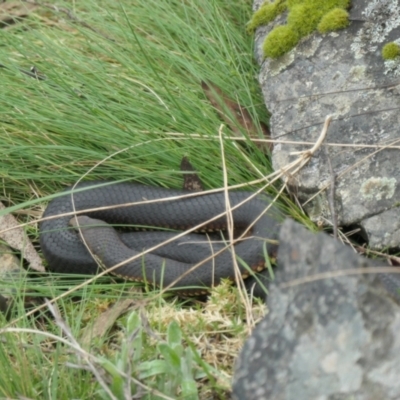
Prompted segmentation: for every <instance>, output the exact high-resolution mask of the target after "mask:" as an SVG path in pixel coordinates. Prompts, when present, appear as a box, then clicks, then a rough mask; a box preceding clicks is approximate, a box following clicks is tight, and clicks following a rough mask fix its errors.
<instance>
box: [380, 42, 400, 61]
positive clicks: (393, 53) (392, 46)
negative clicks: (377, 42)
mask: <svg viewBox="0 0 400 400" xmlns="http://www.w3.org/2000/svg"><path fill="white" fill-rule="evenodd" d="M399 55H400V46H399V45H398V44H397V43H394V42H390V43H386V44H385V45H384V46H383V48H382V57H383V59H384V60H393V59H395V58H396V57H398V56H399Z"/></svg>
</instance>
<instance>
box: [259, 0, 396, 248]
mask: <svg viewBox="0 0 400 400" xmlns="http://www.w3.org/2000/svg"><path fill="white" fill-rule="evenodd" d="M260 3H261V2H260V1H258V0H257V1H256V2H255V8H258V7H259V5H260ZM349 15H350V18H349V19H350V25H349V26H348V27H347V28H345V29H343V30H339V31H335V32H332V33H327V34H323V35H322V34H320V33H317V32H316V33H313V34H311V35H309V36H307V37H306V38H304V39H302V40H301V41H300V43H299V44H298V45H297V46H296V47H295V48H294V49H293V50H291V51H290V52H289V53H287V54H285V55H283V56H281V57H279V58H277V59H269V58H266V59H264V56H263V54H262V44H263V42H264V39H265V37H266V35H267V34H268V33H269V32H270V31H271V30H272V29H273V28H274V27H275V26H276V25H282V24H285V23H286V17H287V12H286V13H284V14H281V15H280V16H278V17H277V18H276V19H275V20H274V21H273V22H271V23H269V24H268V26H262V27H260V28H258V29H257V31H256V35H255V42H256V51H255V53H256V58H257V60H258V62H259V63H260V65H261V71H260V75H259V81H260V83H261V86H262V90H263V94H264V98H265V103H266V106H267V108H268V110H269V111H270V112H271V114H272V116H271V135H272V138H273V139H279V140H287V141H294V142H303V143H304V142H311V143H312V142H315V141H316V140H317V138H318V136H319V134H320V131H321V128H322V125H323V122H324V119H325V117H326V116H327V115H328V114H332V115H333V121H332V123H331V125H330V128H329V131H328V135H327V138H326V141H325V145H324V146H322V148H321V150H320V151H319V152H317V154H316V156H315V157H313V158H312V159H311V161H310V163H309V164H308V165H307V166H306V167H304V168H303V169H302V171H301V172H300V173H298V174H297V175H296V176H294V177H291V179H290V183H291V185H292V188H293V190H295V193H296V195H297V196H298V198H299V199H300V201H301V202H302V203H303V204H304V208H305V210H306V211H307V212H308V214H309V215H310V216H311V218H312V219H313V220H315V221H320V222H322V223H325V224H327V225H330V224H331V223H332V216H331V209H332V207H330V205H329V197H330V196H329V190H328V189H327V187H328V186H329V185H330V183H331V182H332V178H333V176H332V175H334V176H335V177H336V184H335V196H334V205H335V209H336V210H337V213H338V222H339V224H340V225H343V226H352V227H353V226H355V225H356V226H360V227H361V228H362V230H363V232H364V234H365V236H366V238H367V239H368V240H369V244H370V246H371V247H373V248H376V249H381V248H384V247H388V246H389V247H400V214H399V212H398V206H399V204H400V185H399V181H400V168H399V167H398V165H400V153H399V151H398V150H399V146H400V139H399V130H400V112H399V106H400V86H398V85H397V84H398V83H399V82H400V81H399V76H400V62H399V61H398V59H397V60H392V61H384V60H383V58H382V55H381V51H382V47H383V46H384V44H386V43H387V42H391V41H398V42H399V43H400V5H399V0H373V1H371V0H352V7H351V9H350V10H349ZM328 144H329V145H328ZM389 144H392V145H396V146H397V148H391V149H388V148H384V147H383V146H386V145H389ZM310 146H311V145H304V144H282V143H277V144H275V147H274V150H273V154H272V159H273V165H274V167H275V169H276V170H279V169H280V168H282V167H284V166H285V165H287V164H289V163H290V162H291V161H293V159H294V158H295V157H296V156H294V155H291V153H292V152H293V151H299V150H305V149H307V148H309V147H310ZM398 157H399V160H398V161H397V158H398ZM329 160H330V163H331V166H332V168H330V166H329ZM332 172H333V174H332Z"/></svg>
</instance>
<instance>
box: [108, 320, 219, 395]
mask: <svg viewBox="0 0 400 400" xmlns="http://www.w3.org/2000/svg"><path fill="white" fill-rule="evenodd" d="M145 342H146V338H145V334H144V332H143V328H142V323H141V320H140V317H139V315H138V313H136V312H133V313H132V314H130V315H129V317H128V319H127V323H126V327H125V340H124V341H123V343H122V344H121V348H120V350H119V351H118V352H117V353H116V354H115V356H114V359H113V360H111V359H110V358H105V357H103V358H101V365H102V367H103V368H104V369H105V370H106V371H107V372H108V374H109V375H110V378H111V384H110V386H109V389H110V390H111V391H112V393H113V395H114V396H115V397H116V398H118V399H121V400H124V399H126V393H127V391H129V393H130V394H136V393H138V392H139V391H140V390H141V387H140V386H139V385H138V382H145V383H144V385H141V386H146V387H147V388H149V391H150V392H152V394H151V397H148V398H151V399H155V398H159V397H157V392H159V393H162V394H163V395H167V396H172V397H173V398H176V399H185V400H197V399H198V398H199V397H198V389H197V384H196V380H197V379H201V378H204V377H205V376H206V373H205V372H204V369H203V367H204V365H205V364H204V362H202V367H200V366H199V364H198V363H197V360H199V355H198V354H197V352H196V351H195V350H193V349H192V348H191V347H184V345H183V343H182V331H181V329H180V327H179V325H178V324H177V323H176V322H175V321H173V322H171V323H170V325H169V327H168V330H167V340H166V341H165V342H164V341H160V342H159V343H158V344H157V346H156V347H155V348H154V350H155V354H152V355H151V358H152V360H151V361H143V356H144V355H143V348H144V344H145ZM210 368H211V367H210ZM131 375H132V376H135V377H136V379H137V380H136V379H131ZM101 395H102V397H103V398H104V399H108V395H107V394H106V393H105V392H101ZM142 398H147V397H142Z"/></svg>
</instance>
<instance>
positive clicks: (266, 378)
mask: <svg viewBox="0 0 400 400" xmlns="http://www.w3.org/2000/svg"><path fill="white" fill-rule="evenodd" d="M377 265H378V264H376V262H373V261H371V260H367V259H364V258H362V257H360V256H358V255H357V254H356V253H355V252H354V251H353V250H352V249H351V248H349V247H347V246H344V245H343V244H341V243H339V242H338V241H335V240H334V239H332V238H331V237H329V236H328V235H326V234H324V233H319V234H312V233H310V232H308V231H307V230H306V229H305V228H303V227H302V226H301V225H299V224H297V223H295V222H293V221H291V220H287V221H286V222H285V223H284V225H283V227H282V230H281V232H280V246H279V251H278V268H277V270H276V279H275V280H274V282H272V283H271V284H270V287H269V296H268V299H267V302H268V309H269V314H268V315H267V316H266V317H265V318H264V319H263V320H262V321H261V322H260V323H259V324H258V326H257V327H256V328H255V329H254V331H253V333H252V335H251V337H250V338H249V339H248V340H247V342H246V343H245V345H244V347H243V349H242V352H241V354H240V356H239V359H238V362H237V365H236V372H235V376H234V384H233V398H234V399H236V400H243V399H246V400H253V399H254V400H270V399H274V400H310V399H320V400H323V399H326V400H328V399H329V400H335V399H337V400H339V399H357V400H376V399H387V400H390V399H393V400H397V399H399V398H400V380H399V379H398V377H399V376H400V336H399V334H398V332H399V329H400V308H399V299H400V297H399V296H398V295H397V292H396V291H395V290H393V288H395V286H396V285H397V284H398V282H399V279H398V278H397V277H396V276H393V275H387V276H385V279H384V280H383V282H385V283H387V284H388V285H387V287H388V289H389V291H388V290H387V289H386V285H384V284H383V283H381V280H380V279H379V277H378V274H377V273H376V271H375V273H374V274H367V273H364V272H367V271H366V270H365V267H376V268H381V267H379V266H377ZM369 272H371V271H369ZM397 276H399V275H397ZM386 278H387V279H386Z"/></svg>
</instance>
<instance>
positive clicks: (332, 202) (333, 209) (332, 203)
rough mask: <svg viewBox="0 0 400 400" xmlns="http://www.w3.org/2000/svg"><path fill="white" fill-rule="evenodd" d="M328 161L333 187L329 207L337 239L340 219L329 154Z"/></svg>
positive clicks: (330, 192)
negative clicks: (336, 205)
mask: <svg viewBox="0 0 400 400" xmlns="http://www.w3.org/2000/svg"><path fill="white" fill-rule="evenodd" d="M326 156H327V160H328V167H329V172H330V174H331V186H330V190H329V196H328V197H329V206H330V209H331V217H332V225H333V237H334V238H335V239H337V238H338V218H337V213H336V207H335V189H336V187H335V179H336V177H335V173H334V172H333V168H332V163H331V158H330V157H329V154H328V153H327V154H326Z"/></svg>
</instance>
